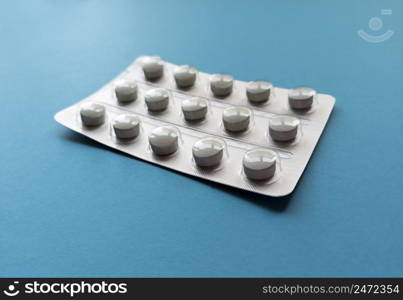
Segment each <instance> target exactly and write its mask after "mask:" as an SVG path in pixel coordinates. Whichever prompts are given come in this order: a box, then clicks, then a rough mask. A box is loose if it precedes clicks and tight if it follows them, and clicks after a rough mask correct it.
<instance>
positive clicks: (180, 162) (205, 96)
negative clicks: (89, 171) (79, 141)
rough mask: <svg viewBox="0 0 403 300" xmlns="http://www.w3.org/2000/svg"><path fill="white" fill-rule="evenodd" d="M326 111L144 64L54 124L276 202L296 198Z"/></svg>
mask: <svg viewBox="0 0 403 300" xmlns="http://www.w3.org/2000/svg"><path fill="white" fill-rule="evenodd" d="M334 103H335V99H334V98H333V97H332V96H329V95H325V94H319V93H317V92H316V91H315V90H314V89H312V88H309V87H297V88H294V89H291V90H287V89H283V88H279V87H276V86H273V84H272V83H270V82H267V81H253V82H243V81H238V80H235V79H234V78H233V77H232V76H231V75H229V74H207V73H203V72H200V71H198V70H197V69H196V68H193V67H191V66H188V65H183V66H177V65H174V64H171V63H168V62H165V61H163V60H161V59H160V58H159V57H156V56H143V57H139V58H138V59H136V60H135V61H134V62H133V63H132V64H131V65H130V66H129V67H128V68H127V69H126V70H125V71H124V72H123V73H122V74H120V75H119V76H118V77H117V78H115V79H114V80H112V81H111V82H109V83H108V84H106V85H105V86H104V87H102V88H101V89H100V90H98V91H97V92H95V93H94V94H92V95H90V96H89V97H87V98H85V99H84V100H82V101H80V102H79V103H76V104H74V105H73V106H70V107H68V108H66V109H64V110H62V111H60V112H58V113H57V114H56V115H55V119H56V121H58V122H59V123H61V124H62V125H64V126H66V127H68V128H70V129H72V130H74V131H76V132H78V133H81V134H83V135H85V136H87V137H89V138H91V139H94V140H96V141H98V142H100V143H102V144H104V145H107V146H109V147H112V148H114V149H117V150H120V151H122V152H125V153H128V154H130V155H132V156H134V157H137V158H140V159H143V160H146V161H149V162H151V163H154V164H156V165H160V166H163V167H166V168H170V169H174V170H176V171H179V172H183V173H186V174H190V175H193V176H197V177H200V178H204V179H207V180H211V181H214V182H218V183H221V184H226V185H229V186H233V187H236V188H240V189H244V190H248V191H251V192H256V193H260V194H263V195H268V196H273V197H279V196H285V195H287V194H290V193H291V192H292V191H293V190H294V188H295V186H296V184H297V182H298V180H299V178H300V177H301V175H302V173H303V171H304V169H305V167H306V165H307V163H308V161H309V158H310V156H311V154H312V152H313V150H314V148H315V145H316V143H317V142H318V140H319V137H320V135H321V133H322V131H323V129H324V127H325V125H326V122H327V120H328V118H329V115H330V113H331V111H332V109H333V106H334Z"/></svg>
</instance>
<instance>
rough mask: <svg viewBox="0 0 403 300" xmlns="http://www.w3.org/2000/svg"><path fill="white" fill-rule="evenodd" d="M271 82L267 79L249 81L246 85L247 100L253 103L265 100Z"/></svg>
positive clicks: (268, 94) (267, 97)
mask: <svg viewBox="0 0 403 300" xmlns="http://www.w3.org/2000/svg"><path fill="white" fill-rule="evenodd" d="M272 87H273V84H272V83H270V82H267V81H251V82H249V83H248V84H247V86H246V96H247V97H248V100H249V101H250V102H252V103H255V104H261V103H264V102H267V101H268V100H269V97H270V91H271V89H272Z"/></svg>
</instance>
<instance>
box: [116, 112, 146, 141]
mask: <svg viewBox="0 0 403 300" xmlns="http://www.w3.org/2000/svg"><path fill="white" fill-rule="evenodd" d="M112 126H113V130H114V131H115V135H116V137H117V138H119V139H134V138H136V137H137V136H138V135H139V132H140V119H139V118H138V117H137V116H135V115H130V114H124V115H119V116H117V117H116V118H115V119H114V120H113V124H112Z"/></svg>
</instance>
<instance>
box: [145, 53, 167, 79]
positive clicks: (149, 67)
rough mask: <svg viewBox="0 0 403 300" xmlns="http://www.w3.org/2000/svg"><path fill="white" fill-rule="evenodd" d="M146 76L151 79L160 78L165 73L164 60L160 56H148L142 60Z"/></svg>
mask: <svg viewBox="0 0 403 300" xmlns="http://www.w3.org/2000/svg"><path fill="white" fill-rule="evenodd" d="M141 64H142V67H143V72H144V77H145V78H146V79H147V80H150V81H156V80H158V79H160V78H161V77H162V75H163V73H164V62H163V61H162V60H161V58H159V57H158V56H147V57H144V58H143V59H142V61H141Z"/></svg>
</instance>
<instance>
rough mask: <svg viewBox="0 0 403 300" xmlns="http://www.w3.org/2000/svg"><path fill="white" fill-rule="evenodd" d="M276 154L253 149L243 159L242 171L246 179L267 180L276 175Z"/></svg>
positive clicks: (266, 150)
mask: <svg viewBox="0 0 403 300" xmlns="http://www.w3.org/2000/svg"><path fill="white" fill-rule="evenodd" d="M277 160H278V158H277V154H276V152H274V151H272V150H269V149H254V150H250V151H248V152H247V153H246V154H245V156H244V157H243V161H242V165H243V171H244V173H245V175H246V177H247V178H248V179H251V180H259V181H262V180H269V179H271V178H272V177H273V176H274V174H275V173H276V168H277V167H276V165H277Z"/></svg>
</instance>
